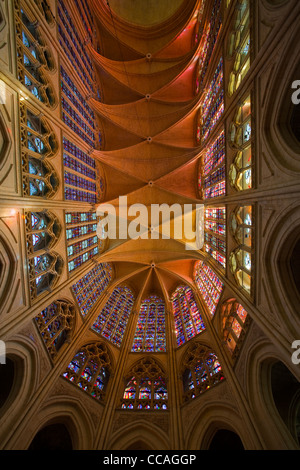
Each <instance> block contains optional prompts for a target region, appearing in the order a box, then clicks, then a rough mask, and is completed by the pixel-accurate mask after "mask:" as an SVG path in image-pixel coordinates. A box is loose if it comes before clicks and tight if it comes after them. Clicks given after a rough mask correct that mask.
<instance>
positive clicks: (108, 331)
mask: <svg viewBox="0 0 300 470" xmlns="http://www.w3.org/2000/svg"><path fill="white" fill-rule="evenodd" d="M133 304H134V295H133V292H132V291H131V290H130V289H129V287H126V286H124V287H121V286H120V287H116V288H115V289H114V290H113V292H112V294H111V295H110V297H109V299H108V301H107V302H106V304H105V306H104V308H103V309H102V311H101V312H100V314H99V315H98V318H97V320H96V321H95V322H94V323H93V325H92V329H93V330H94V331H96V332H97V333H99V334H101V335H102V336H104V338H106V339H108V340H109V341H111V342H112V343H113V344H114V345H116V346H118V347H120V346H121V343H122V339H123V336H124V332H125V329H126V326H127V322H128V319H129V315H130V313H131V311H132V307H133Z"/></svg>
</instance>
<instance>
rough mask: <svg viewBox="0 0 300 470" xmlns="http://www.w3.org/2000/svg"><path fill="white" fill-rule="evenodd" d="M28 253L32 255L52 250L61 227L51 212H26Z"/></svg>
mask: <svg viewBox="0 0 300 470" xmlns="http://www.w3.org/2000/svg"><path fill="white" fill-rule="evenodd" d="M25 225H26V241H27V251H28V253H30V254H32V253H35V252H38V251H40V250H46V249H49V248H51V246H53V245H54V244H55V242H56V241H57V239H58V237H59V235H60V233H61V225H60V223H59V221H58V219H57V217H55V216H54V215H53V214H52V213H51V212H49V211H43V212H25Z"/></svg>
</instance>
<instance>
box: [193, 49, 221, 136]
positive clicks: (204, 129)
mask: <svg viewBox="0 0 300 470" xmlns="http://www.w3.org/2000/svg"><path fill="white" fill-rule="evenodd" d="M223 111H224V91H223V59H222V57H221V58H220V60H219V63H218V65H217V68H216V71H215V73H214V75H213V78H212V80H211V82H210V84H209V86H208V88H207V89H205V90H204V94H203V98H202V99H201V101H200V108H199V112H198V118H197V134H196V140H197V145H201V144H202V143H204V142H205V141H206V140H207V138H208V136H209V135H210V134H211V132H212V130H213V128H214V127H215V125H216V124H217V122H218V120H219V119H220V117H221V115H222V113H223Z"/></svg>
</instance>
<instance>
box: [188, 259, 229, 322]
mask: <svg viewBox="0 0 300 470" xmlns="http://www.w3.org/2000/svg"><path fill="white" fill-rule="evenodd" d="M194 281H195V284H196V286H197V288H198V289H199V292H200V294H201V297H202V299H203V301H204V302H205V304H206V306H207V308H208V310H209V312H210V314H211V315H212V316H213V315H214V314H215V311H216V308H217V306H218V303H219V300H220V297H221V294H222V291H223V287H224V284H223V282H222V281H221V280H220V278H219V277H218V276H217V275H216V274H215V273H214V271H213V270H212V269H211V268H210V267H209V266H208V265H207V264H205V263H204V262H203V261H197V262H196V264H195V268H194Z"/></svg>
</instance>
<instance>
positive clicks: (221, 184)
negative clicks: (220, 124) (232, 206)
mask: <svg viewBox="0 0 300 470" xmlns="http://www.w3.org/2000/svg"><path fill="white" fill-rule="evenodd" d="M225 178H226V174H225V138H224V130H222V131H221V132H220V134H219V135H218V136H217V137H216V139H215V140H214V141H213V143H212V144H211V145H210V146H209V147H208V148H207V149H206V150H205V152H204V154H203V155H202V157H201V159H200V166H199V179H198V189H199V195H200V197H201V198H204V199H209V198H213V197H218V196H222V195H224V194H225V191H226V187H225Z"/></svg>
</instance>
